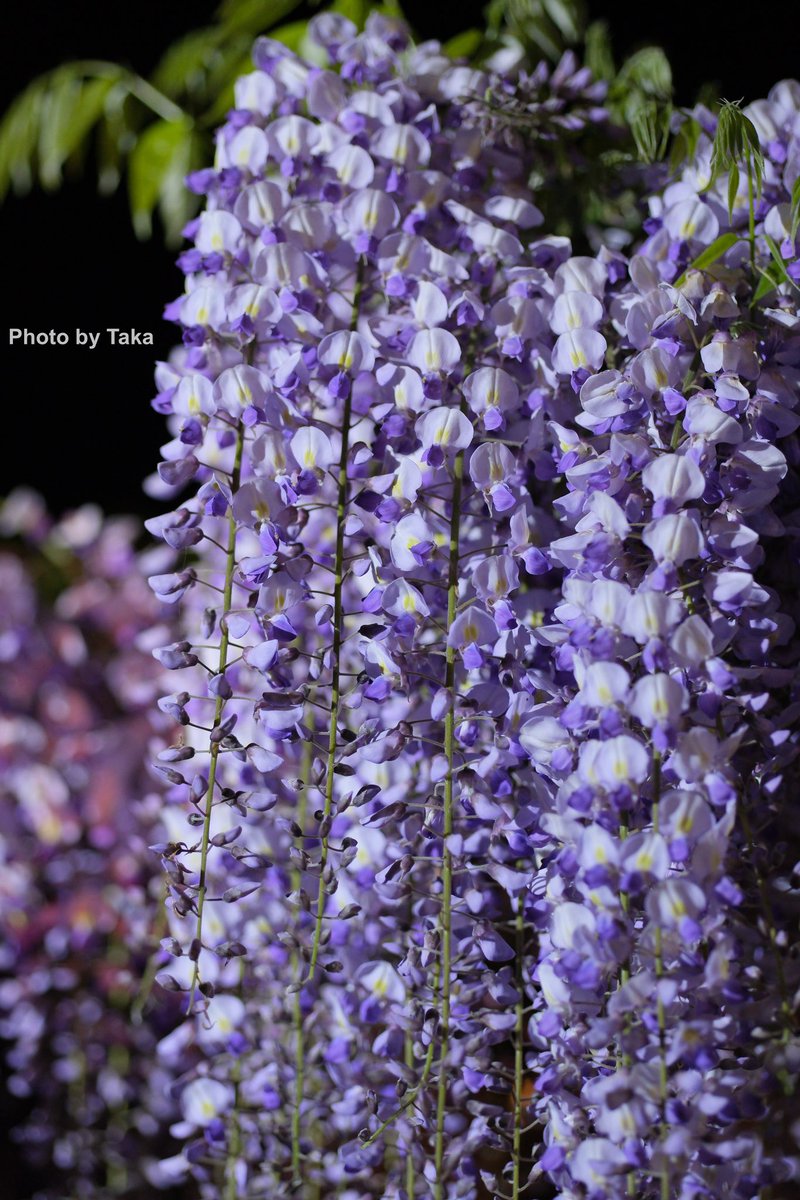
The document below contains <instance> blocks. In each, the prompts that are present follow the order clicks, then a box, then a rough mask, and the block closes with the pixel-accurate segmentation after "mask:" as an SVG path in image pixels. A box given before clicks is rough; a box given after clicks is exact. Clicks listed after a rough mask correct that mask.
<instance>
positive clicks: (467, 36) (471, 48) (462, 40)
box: [442, 29, 483, 58]
mask: <svg viewBox="0 0 800 1200" xmlns="http://www.w3.org/2000/svg"><path fill="white" fill-rule="evenodd" d="M482 44H483V34H482V33H481V31H480V29H465V30H464V32H463V33H458V34H456V36H455V37H452V38H450V40H449V41H447V42H445V44H444V45H443V46H442V49H443V50H444V52H445V54H447V55H448V56H449V57H450V58H472V56H473V54H476V53H477V51H478V49H479V47H480V46H481V45H482Z"/></svg>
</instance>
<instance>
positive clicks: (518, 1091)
mask: <svg viewBox="0 0 800 1200" xmlns="http://www.w3.org/2000/svg"><path fill="white" fill-rule="evenodd" d="M514 928H515V931H516V947H515V949H516V975H517V978H516V984H517V1006H516V1021H515V1023H514V1137H513V1143H512V1153H513V1162H512V1176H511V1198H512V1200H519V1197H520V1174H521V1166H522V1161H521V1154H522V1070H523V1066H524V1060H525V1054H524V1049H525V989H524V985H523V974H524V972H523V962H522V955H523V950H524V944H525V917H524V911H523V901H522V894H521V893H520V895H519V896H518V897H517V916H516V921H515V923H514Z"/></svg>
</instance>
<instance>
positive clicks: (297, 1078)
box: [292, 741, 314, 1185]
mask: <svg viewBox="0 0 800 1200" xmlns="http://www.w3.org/2000/svg"><path fill="white" fill-rule="evenodd" d="M313 759H314V749H313V745H312V743H311V741H307V742H306V743H305V746H304V747H303V759H302V762H301V765H300V782H301V784H302V786H301V788H300V794H299V797H298V808H297V823H298V825H299V826H300V828H301V829H305V822H306V815H307V813H306V810H307V807H308V797H307V790H308V789H307V784H308V780H309V778H310V776H311V766H312V763H313ZM300 883H301V873H300V868H299V867H293V868H292V890H293V891H296V890H297V889H298V888H299V887H300ZM292 973H293V975H294V977H295V978H297V977H298V976H299V974H300V955H299V953H298V952H297V951H296V950H295V951H294V952H293V954H292ZM292 1000H293V1004H292V1025H293V1027H294V1108H293V1109H292V1183H293V1184H294V1185H299V1183H300V1182H301V1175H300V1132H301V1109H302V1105H303V1096H304V1093H305V1069H306V1047H305V1038H304V1035H303V1010H302V1007H301V1004H300V992H299V991H298V992H295V993H294V996H293V997H292Z"/></svg>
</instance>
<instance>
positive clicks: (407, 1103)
mask: <svg viewBox="0 0 800 1200" xmlns="http://www.w3.org/2000/svg"><path fill="white" fill-rule="evenodd" d="M440 976H441V964H440V963H437V964H436V971H435V975H434V981H433V990H434V992H438V990H439V979H440ZM435 1044H436V1043H435V1039H434V1038H431V1040H430V1042H429V1043H428V1049H427V1050H426V1051H425V1059H424V1061H423V1064H422V1074H421V1075H420V1077H419V1081H418V1082H417V1083H416V1084H415V1085H414V1087H413V1088H412V1089H411V1091H410V1092H406V1094H405V1096H404V1097H403V1101H402V1103H401V1104H399V1105H398V1106H397V1108H396V1109H395V1110H394V1112H393V1113H392V1114H391V1115H390V1116H388V1117H387V1118H386V1120H385V1121H381V1123H380V1125H379V1126H378V1128H377V1129H376V1130H375V1132H374V1133H372V1134H370V1136H369V1137H368V1138H367V1140H366V1141H365V1142H363V1143H362V1144H363V1145H364V1146H365V1147H366V1146H371V1145H372V1144H373V1142H377V1140H378V1138H379V1137H380V1136H381V1134H382V1133H384V1132H385V1131H386V1130H387V1129H388V1128H389V1126H390V1125H394V1123H395V1121H396V1120H397V1118H398V1117H402V1115H403V1113H404V1112H405V1111H406V1109H407V1108H410V1107H411V1105H412V1104H413V1103H414V1101H415V1100H416V1098H417V1096H418V1095H419V1094H420V1092H421V1091H423V1090H424V1088H425V1085H426V1084H427V1082H428V1078H429V1076H430V1073H431V1068H432V1066H433V1053H434V1046H435Z"/></svg>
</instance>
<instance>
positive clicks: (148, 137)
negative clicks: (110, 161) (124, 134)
mask: <svg viewBox="0 0 800 1200" xmlns="http://www.w3.org/2000/svg"><path fill="white" fill-rule="evenodd" d="M191 157H192V131H191V125H190V123H189V121H188V119H186V118H184V119H182V120H180V121H154V122H153V124H152V125H149V126H148V127H147V129H145V131H144V133H143V134H142V135H141V137H140V138H139V140H138V141H137V143H136V145H135V146H134V147H133V150H132V151H131V154H130V159H129V163H128V190H129V198H130V206H131V217H132V219H133V227H134V230H135V231H136V235H137V237H140V238H147V237H150V235H151V233H152V217H153V211H154V209H155V207H156V204H159V206H160V210H161V216H162V219H163V220H164V224H165V228H166V231H167V236H168V238H169V239H170V240H171V241H173V240H174V239H175V237H176V225H177V223H178V221H179V220H180V213H179V209H180V208H181V203H180V202H179V201H178V198H177V193H178V190H180V191H181V192H183V191H184V185H183V177H184V175H185V174H186V172H187V170H188V169H189V164H190V162H191ZM184 208H185V204H184ZM178 232H179V231H178Z"/></svg>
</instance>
